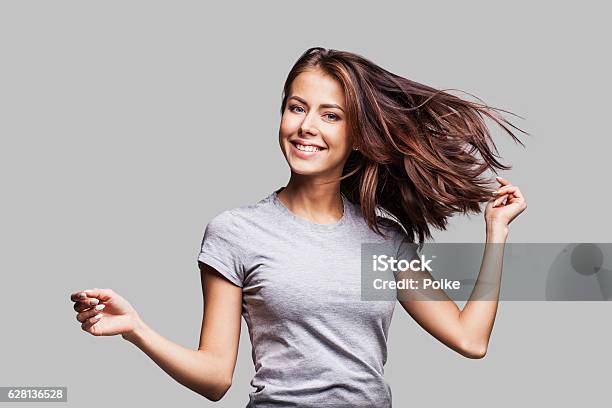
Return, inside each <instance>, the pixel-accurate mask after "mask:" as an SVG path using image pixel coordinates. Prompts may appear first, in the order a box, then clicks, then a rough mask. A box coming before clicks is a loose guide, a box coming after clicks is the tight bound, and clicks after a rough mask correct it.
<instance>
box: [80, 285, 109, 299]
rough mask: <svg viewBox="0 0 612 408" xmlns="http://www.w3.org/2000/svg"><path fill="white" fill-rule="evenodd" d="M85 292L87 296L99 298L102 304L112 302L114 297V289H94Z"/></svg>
mask: <svg viewBox="0 0 612 408" xmlns="http://www.w3.org/2000/svg"><path fill="white" fill-rule="evenodd" d="M84 292H85V294H86V295H87V296H89V297H93V298H98V299H100V301H102V302H106V301H108V300H110V299H111V297H112V295H113V291H112V289H98V288H93V289H87V290H85V291H84Z"/></svg>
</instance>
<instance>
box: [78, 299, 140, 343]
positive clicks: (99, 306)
mask: <svg viewBox="0 0 612 408" xmlns="http://www.w3.org/2000/svg"><path fill="white" fill-rule="evenodd" d="M70 300H71V301H73V302H75V304H74V306H73V307H74V310H75V311H76V312H77V315H76V318H77V320H78V321H79V322H81V328H82V329H83V330H84V331H86V332H87V333H89V334H92V335H94V336H113V335H116V334H121V335H127V334H129V333H131V332H132V331H133V330H134V328H135V327H136V325H137V324H138V322H139V321H140V317H139V316H138V313H136V310H134V308H133V307H132V305H131V304H130V303H129V302H128V301H127V300H125V299H124V298H123V297H121V296H120V295H119V294H117V293H115V292H114V291H113V290H112V289H98V288H93V289H88V290H84V291H80V292H75V293H72V294H71V295H70Z"/></svg>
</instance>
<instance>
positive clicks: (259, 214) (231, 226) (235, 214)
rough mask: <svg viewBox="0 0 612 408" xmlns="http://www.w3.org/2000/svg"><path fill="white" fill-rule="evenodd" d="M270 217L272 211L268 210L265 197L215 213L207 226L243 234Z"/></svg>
mask: <svg viewBox="0 0 612 408" xmlns="http://www.w3.org/2000/svg"><path fill="white" fill-rule="evenodd" d="M271 217H273V213H272V212H271V210H270V199H269V197H266V198H263V199H261V200H259V201H258V202H256V203H253V204H247V205H243V206H240V207H235V208H230V209H227V210H224V211H222V212H220V213H218V214H216V215H215V216H213V217H212V218H211V219H210V221H209V222H208V225H207V228H210V229H213V230H217V231H220V230H229V231H236V230H239V231H242V234H244V233H246V231H248V229H249V228H252V227H254V226H255V225H256V224H258V223H261V222H265V220H266V219H269V218H271Z"/></svg>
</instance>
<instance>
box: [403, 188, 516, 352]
mask: <svg viewBox="0 0 612 408" xmlns="http://www.w3.org/2000/svg"><path fill="white" fill-rule="evenodd" d="M499 182H500V184H502V186H503V187H502V188H500V189H499V190H498V191H499V194H498V195H497V197H498V198H497V199H496V200H492V201H491V202H489V203H488V205H487V208H486V210H485V218H486V245H485V251H484V254H483V259H482V263H481V267H480V272H479V274H478V279H477V281H476V285H475V287H474V290H473V291H472V294H471V296H470V299H469V300H468V301H467V303H466V304H465V306H464V308H463V310H460V309H459V307H458V306H457V305H456V304H455V302H454V301H452V300H451V299H450V298H449V297H448V296H447V295H446V293H445V292H444V291H443V290H441V289H436V290H434V289H427V291H421V292H420V293H419V291H411V292H409V289H402V290H398V296H399V298H400V299H403V300H400V304H401V305H402V307H403V308H404V309H405V310H406V311H407V312H408V313H409V314H410V316H412V317H413V318H414V319H415V321H416V322H417V323H418V324H419V325H420V326H421V327H423V328H424V329H425V330H427V331H428V332H429V333H430V334H431V335H433V336H434V337H435V338H437V339H438V340H440V341H441V342H442V343H444V344H445V345H447V346H448V347H450V348H452V349H453V350H455V351H457V352H458V353H460V354H462V355H464V356H465V357H468V358H482V357H484V356H485V354H486V352H487V348H488V344H489V338H490V336H491V332H492V330H493V323H494V322H495V316H496V314H497V305H498V300H499V290H500V285H501V276H502V267H503V257H504V246H505V245H504V244H505V242H506V239H507V236H508V224H509V223H510V222H511V221H512V220H513V219H514V218H515V217H516V216H518V215H519V214H520V213H521V212H523V211H524V210H525V208H527V203H526V202H525V200H524V197H523V195H522V193H521V192H520V190H519V188H518V187H516V186H513V185H511V184H510V182H509V181H508V180H505V179H500V180H499ZM504 199H506V200H507V201H506V203H505V204H502V201H503V200H504ZM498 206H499V207H498ZM425 274H426V276H424V275H423V273H420V274H417V273H415V272H411V271H406V272H401V273H399V274H398V278H399V279H403V278H413V279H415V280H416V281H419V282H420V281H422V279H423V278H424V277H428V278H431V275H430V274H428V273H426V272H425ZM421 287H422V283H421ZM485 291H486V292H485ZM484 293H486V296H485V295H483V294H484ZM422 296H424V297H426V298H427V299H435V300H422V298H421V297H422ZM485 298H486V300H482V299H485Z"/></svg>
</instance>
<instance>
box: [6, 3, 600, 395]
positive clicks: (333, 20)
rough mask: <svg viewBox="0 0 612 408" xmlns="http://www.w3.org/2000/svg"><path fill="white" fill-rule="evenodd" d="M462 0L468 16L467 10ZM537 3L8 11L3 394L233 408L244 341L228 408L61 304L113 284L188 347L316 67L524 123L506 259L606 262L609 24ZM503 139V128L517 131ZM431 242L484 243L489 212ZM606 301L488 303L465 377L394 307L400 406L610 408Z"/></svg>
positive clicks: (244, 370) (393, 374)
mask: <svg viewBox="0 0 612 408" xmlns="http://www.w3.org/2000/svg"><path fill="white" fill-rule="evenodd" d="M459 3H460V4H459ZM603 7H604V6H602V5H601V3H597V2H582V3H581V5H580V6H578V5H574V6H570V5H568V4H563V3H558V2H557V3H552V2H550V3H549V4H548V3H547V2H526V1H524V2H523V1H520V2H519V1H515V2H503V3H501V2H500V3H496V2H485V1H482V2H469V3H466V2H447V3H440V2H430V3H428V4H427V5H425V4H423V2H418V3H413V4H409V3H407V2H401V3H400V2H377V3H376V4H374V3H371V2H369V3H367V4H364V5H358V4H356V3H355V2H348V1H347V2H322V1H309V2H257V3H256V2H252V3H247V2H244V3H237V2H224V3H223V5H221V4H220V2H219V4H217V5H214V6H213V5H212V4H210V3H205V2H196V1H193V2H186V1H173V2H158V1H139V2H136V1H106V2H89V1H28V2H23V1H4V2H2V3H0V47H1V48H0V51H1V54H0V55H1V56H0V58H1V61H2V63H1V64H0V70H1V75H0V117H1V120H0V134H1V135H2V148H1V149H0V155H1V157H0V166H1V167H0V170H1V174H2V186H3V195H2V212H1V214H2V220H1V225H2V228H1V239H2V242H1V244H2V256H1V258H0V262H1V264H0V267H1V271H2V275H1V276H2V284H1V285H0V301H1V302H2V303H1V305H0V313H1V321H2V347H1V348H0V385H4V386H9V385H41V386H42V385H65V386H68V390H69V391H68V392H69V398H68V399H69V402H68V405H73V406H79V405H82V404H87V405H88V406H91V407H103V406H108V404H114V403H118V402H119V401H124V402H122V403H121V405H127V403H128V402H140V403H145V404H146V403H156V404H160V405H161V404H170V403H175V404H176V405H178V406H182V407H196V406H197V407H201V406H213V405H215V406H218V407H237V406H244V405H245V404H246V401H247V400H248V396H247V394H248V392H249V391H250V386H249V379H250V377H251V375H252V372H253V369H252V362H251V360H250V345H249V340H248V335H247V332H246V327H245V326H244V324H243V331H242V335H241V341H240V354H239V357H238V364H237V368H236V373H235V377H234V384H233V386H232V388H231V390H230V391H229V392H228V394H226V396H225V398H224V399H223V400H221V401H220V402H219V403H216V404H215V403H212V402H209V401H207V400H205V399H204V398H203V397H201V396H199V395H197V394H196V393H194V392H192V391H190V390H188V389H186V388H184V387H183V386H181V385H179V384H178V383H176V382H174V380H172V378H170V377H169V376H168V375H167V374H166V373H164V372H163V371H162V370H161V369H159V368H158V367H157V366H156V365H155V364H154V363H153V362H152V361H151V360H150V359H149V358H148V357H147V356H146V355H145V354H144V353H142V352H140V350H138V349H137V348H135V347H134V346H132V345H131V344H129V343H127V342H125V341H124V340H122V339H121V338H120V337H113V338H108V337H105V338H97V337H93V336H91V335H89V334H87V333H85V332H82V331H81V329H80V327H79V323H78V322H77V321H76V320H75V318H74V316H75V314H74V311H73V310H72V304H71V302H70V301H69V299H68V295H69V294H70V293H71V292H73V291H76V290H79V289H85V288H89V287H95V286H97V287H110V288H113V289H114V290H116V291H117V292H119V293H120V294H122V295H123V296H125V297H126V298H127V299H128V300H129V301H130V302H131V303H132V304H133V305H134V306H135V307H136V308H137V310H138V311H139V313H140V314H141V316H142V317H143V318H144V319H145V320H146V321H147V323H148V324H149V325H150V326H151V327H153V328H154V329H156V330H157V331H159V332H160V333H162V334H163V335H164V336H166V337H168V338H170V339H171V340H173V341H176V342H178V343H180V344H182V345H185V346H187V347H192V348H197V344H198V336H199V330H200V323H201V313H202V309H201V307H202V296H201V288H200V281H199V272H198V269H197V265H196V257H197V252H198V249H199V244H200V240H201V237H202V234H203V231H204V227H205V225H206V223H207V222H208V220H209V219H210V218H211V217H213V216H214V215H215V214H217V213H219V212H221V211H223V210H224V209H227V208H232V207H236V206H240V205H244V204H247V203H253V202H255V201H258V200H259V199H261V198H263V197H264V196H266V195H267V194H269V193H270V192H271V191H272V190H273V189H275V188H278V187H280V186H283V185H285V183H286V181H287V180H288V177H289V171H288V167H287V165H286V162H285V161H284V158H283V156H282V153H281V152H280V149H279V147H278V142H277V134H278V125H279V118H280V114H279V104H280V97H281V87H282V84H283V81H284V80H285V77H286V75H287V73H288V71H289V69H290V67H291V65H292V64H293V63H294V62H295V60H296V59H297V57H298V56H299V55H300V54H301V53H302V52H303V51H304V50H306V49H307V48H308V47H311V46H324V47H329V48H336V49H344V50H348V51H353V52H357V53H360V54H362V55H364V56H366V57H367V58H370V59H372V60H373V61H375V62H377V63H378V64H380V65H381V66H383V67H384V68H386V69H388V70H390V71H392V72H395V73H397V74H399V75H403V76H406V77H409V78H411V79H413V80H415V81H419V82H423V83H426V84H429V85H432V86H435V87H440V88H458V89H462V90H464V91H467V92H470V93H473V94H475V95H477V96H479V97H481V98H483V99H484V100H485V101H486V102H488V103H489V104H491V105H493V106H498V107H501V108H504V109H507V110H510V111H512V112H515V113H517V114H519V115H521V116H524V117H525V118H526V120H524V121H523V120H518V119H516V118H515V119H514V120H515V122H514V123H516V124H517V125H518V126H521V127H523V128H524V129H526V130H527V131H529V132H532V133H533V134H534V136H533V137H531V138H529V140H528V141H527V149H523V148H521V147H520V146H516V145H514V143H513V142H510V141H509V138H507V137H506V136H505V135H503V134H502V133H501V131H500V130H499V129H495V132H494V135H496V136H495V137H496V140H498V141H499V142H500V144H499V146H500V149H501V152H502V154H503V155H504V158H505V160H506V161H507V162H510V163H511V164H513V165H514V168H513V169H512V170H511V171H509V172H505V173H503V174H504V175H505V176H506V177H507V178H509V179H510V180H511V181H512V182H513V183H514V184H516V185H518V186H520V188H521V190H522V191H523V193H524V194H525V196H526V198H527V201H528V203H529V208H528V209H527V211H526V212H525V213H524V214H523V215H521V216H520V218H519V219H517V220H515V222H513V223H512V224H511V228H510V229H511V232H510V236H509V240H510V242H609V241H610V232H609V229H608V228H606V227H609V226H610V215H609V214H610V212H609V202H610V198H611V193H610V189H609V180H608V179H607V177H606V176H607V174H609V171H608V168H607V166H606V165H605V163H606V159H607V158H608V156H609V149H610V146H611V142H610V134H609V123H608V120H607V117H609V115H608V110H609V108H610V104H609V95H610V91H611V89H610V88H611V84H612V81H611V80H610V77H609V72H611V71H612V69H611V67H610V58H609V53H608V52H607V51H606V49H608V45H609V41H608V40H609V38H610V34H611V32H610V31H611V29H610V26H609V24H608V21H607V18H608V16H609V10H604V9H603ZM509 118H510V119H513V118H512V117H509ZM435 238H436V240H437V241H440V242H455V241H467V242H471V241H473V242H478V241H482V240H483V239H484V221H483V218H482V215H479V216H471V217H455V218H454V219H453V220H452V222H451V224H450V226H449V229H448V231H446V232H437V233H436V234H435ZM609 310H610V304H608V303H604V302H590V303H589V302H584V303H581V302H503V303H501V304H500V307H499V312H498V317H497V320H496V323H495V329H494V332H493V336H492V339H491V343H490V347H489V352H488V354H487V356H486V358H484V359H483V360H469V359H466V358H463V357H461V356H460V355H458V354H456V353H455V352H453V351H451V350H450V349H447V348H446V347H445V346H443V345H442V344H441V343H439V342H438V341H437V340H435V339H434V338H433V337H431V336H430V335H429V334H428V333H426V332H425V331H423V330H422V329H421V328H420V327H419V326H418V325H417V324H416V323H415V322H414V321H413V320H412V319H411V318H410V317H409V316H408V315H407V314H406V313H405V312H404V311H403V309H401V307H400V306H399V305H398V306H397V309H396V313H395V316H394V319H393V320H394V321H393V323H392V326H391V331H390V340H389V360H388V363H387V366H386V378H387V379H388V381H389V382H390V384H391V387H392V390H393V401H394V406H398V407H403V406H423V405H425V406H442V405H445V404H460V405H467V404H470V406H477V407H488V406H490V405H491V404H495V405H497V406H514V405H516V404H521V403H526V402H527V401H529V403H531V402H533V403H536V402H537V403H539V404H545V405H552V404H555V405H556V406H574V405H575V404H578V403H585V402H587V405H588V404H591V405H593V404H595V403H600V404H603V403H604V402H607V400H608V398H609V397H608V395H609V393H608V390H609V379H608V373H609V364H611V363H610V351H609V347H610V338H611V334H612V331H611V329H610V326H609Z"/></svg>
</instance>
